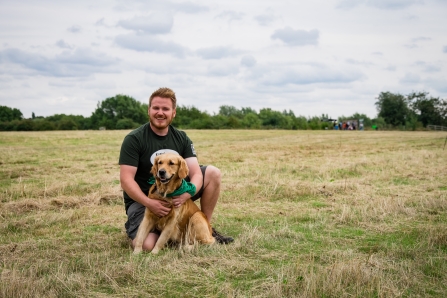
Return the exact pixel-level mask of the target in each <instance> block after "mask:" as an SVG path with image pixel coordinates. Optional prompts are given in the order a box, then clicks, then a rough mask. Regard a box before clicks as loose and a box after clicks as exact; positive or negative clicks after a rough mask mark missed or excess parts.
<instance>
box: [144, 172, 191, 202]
mask: <svg viewBox="0 0 447 298" xmlns="http://www.w3.org/2000/svg"><path fill="white" fill-rule="evenodd" d="M147 183H149V184H150V185H153V184H155V177H154V176H152V177H150V178H149V180H148V181H147ZM185 192H187V193H189V194H190V195H191V197H192V196H194V195H195V194H196V186H195V185H194V184H192V183H191V182H187V181H186V180H185V179H182V185H180V187H179V188H177V189H176V190H174V192H172V193H168V194H167V195H166V196H167V197H175V196H179V195H181V194H182V193H185Z"/></svg>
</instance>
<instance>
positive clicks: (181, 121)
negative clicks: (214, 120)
mask: <svg viewBox="0 0 447 298" xmlns="http://www.w3.org/2000/svg"><path fill="white" fill-rule="evenodd" d="M176 111H177V114H176V116H175V118H174V121H173V124H174V125H175V126H177V127H182V128H197V127H198V126H200V127H202V126H203V125H201V124H199V122H200V121H204V122H206V123H207V124H206V125H205V126H206V127H209V125H211V124H210V123H209V121H210V120H209V119H210V115H209V114H208V113H206V112H201V111H200V110H199V109H197V108H196V107H194V106H177V108H176ZM192 122H194V125H192ZM193 126H194V127H193Z"/></svg>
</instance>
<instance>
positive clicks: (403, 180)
mask: <svg viewBox="0 0 447 298" xmlns="http://www.w3.org/2000/svg"><path fill="white" fill-rule="evenodd" d="M126 133H127V131H73V132H15V133H7V132H6V133H0V139H1V142H0V165H1V167H0V256H1V258H0V260H1V262H0V297H445V296H446V295H447V232H446V229H445V223H446V222H447V188H446V181H447V172H446V169H445V161H446V160H447V151H446V150H443V144H444V140H445V136H444V135H443V133H441V132H368V131H365V132H341V131H338V132H335V131H320V132H318V131H273V130H272V131H256V130H255V131H245V130H236V131H228V130H219V131H198V130H191V131H188V135H189V136H190V137H191V139H192V140H194V145H195V148H196V150H197V151H198V154H199V162H200V163H202V164H213V165H215V166H217V167H219V168H220V169H221V171H222V174H223V176H222V190H221V196H220V199H219V203H218V205H217V208H216V210H215V213H214V216H213V226H215V227H216V228H217V229H218V230H219V231H221V232H223V233H224V234H229V235H232V236H233V237H235V242H234V243H233V244H230V245H226V246H221V245H215V246H213V247H204V246H199V247H196V248H195V249H194V250H193V251H191V252H186V251H184V250H183V249H182V248H179V247H169V248H166V249H164V250H162V251H161V252H160V253H159V254H158V255H156V256H153V255H151V254H141V255H138V256H135V255H133V254H132V250H131V248H130V246H129V242H128V240H127V238H126V236H125V233H124V222H125V221H126V215H125V212H124V206H123V199H122V191H121V188H120V185H119V166H118V164H117V163H118V155H119V149H120V145H121V141H122V139H123V137H124V136H125V134H126ZM342 152H344V153H343V154H341V153H342ZM347 152H349V154H347Z"/></svg>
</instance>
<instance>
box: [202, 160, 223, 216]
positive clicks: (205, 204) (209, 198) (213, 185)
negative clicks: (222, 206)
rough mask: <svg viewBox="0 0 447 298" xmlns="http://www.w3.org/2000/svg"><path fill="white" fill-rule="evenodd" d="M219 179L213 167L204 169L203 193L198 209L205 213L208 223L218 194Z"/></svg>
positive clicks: (219, 175) (217, 170)
mask: <svg viewBox="0 0 447 298" xmlns="http://www.w3.org/2000/svg"><path fill="white" fill-rule="evenodd" d="M221 177H222V176H221V173H220V170H219V169H218V168H216V167H214V166H207V167H206V171H205V174H204V177H203V193H202V197H201V198H200V208H201V209H202V212H203V213H205V215H206V217H207V218H208V221H209V222H210V223H211V218H212V216H213V212H214V208H215V207H216V204H217V199H218V198H219V194H220V182H221V179H222V178H221Z"/></svg>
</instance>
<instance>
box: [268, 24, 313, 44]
mask: <svg viewBox="0 0 447 298" xmlns="http://www.w3.org/2000/svg"><path fill="white" fill-rule="evenodd" d="M319 37H320V32H319V31H318V30H316V29H313V30H310V31H306V30H294V29H292V28H291V27H285V28H283V29H277V30H275V32H274V33H273V34H272V36H271V38H272V39H279V40H281V41H283V42H284V43H285V44H288V45H291V46H305V45H317V44H318V38H319Z"/></svg>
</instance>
